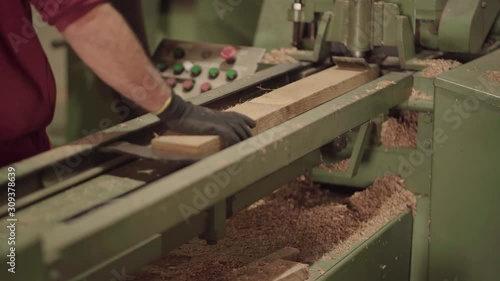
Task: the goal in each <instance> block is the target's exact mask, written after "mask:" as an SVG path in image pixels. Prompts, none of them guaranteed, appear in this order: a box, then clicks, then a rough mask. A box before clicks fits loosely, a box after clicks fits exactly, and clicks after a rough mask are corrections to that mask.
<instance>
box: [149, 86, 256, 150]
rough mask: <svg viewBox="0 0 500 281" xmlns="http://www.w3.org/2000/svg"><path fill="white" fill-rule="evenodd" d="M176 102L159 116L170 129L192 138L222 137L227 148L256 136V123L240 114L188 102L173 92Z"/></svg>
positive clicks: (173, 100) (172, 102)
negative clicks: (197, 136)
mask: <svg viewBox="0 0 500 281" xmlns="http://www.w3.org/2000/svg"><path fill="white" fill-rule="evenodd" d="M171 96H172V99H171V100H170V101H169V104H168V106H167V108H166V109H165V110H163V112H161V113H159V114H158V117H159V118H160V120H161V121H163V123H164V124H166V125H167V127H168V128H169V129H171V130H174V131H176V132H179V133H184V134H190V135H219V136H221V137H222V138H223V140H224V141H225V144H226V146H230V145H233V144H235V143H238V142H240V141H242V140H245V139H247V138H249V137H251V136H252V133H251V131H250V128H254V127H255V121H254V120H252V119H251V118H249V117H247V116H245V115H242V114H239V113H236V112H220V111H217V110H212V109H209V108H206V107H201V106H197V105H193V104H192V103H190V102H185V101H184V100H183V99H182V98H180V97H179V96H177V95H176V94H175V93H173V92H172V94H171Z"/></svg>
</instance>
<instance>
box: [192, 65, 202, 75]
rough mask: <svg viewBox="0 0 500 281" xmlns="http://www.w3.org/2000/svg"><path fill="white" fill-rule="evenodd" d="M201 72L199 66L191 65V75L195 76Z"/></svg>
mask: <svg viewBox="0 0 500 281" xmlns="http://www.w3.org/2000/svg"><path fill="white" fill-rule="evenodd" d="M200 73H201V66H199V65H195V66H193V67H191V76H192V77H197V76H198V75H200Z"/></svg>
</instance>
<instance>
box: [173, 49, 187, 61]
mask: <svg viewBox="0 0 500 281" xmlns="http://www.w3.org/2000/svg"><path fill="white" fill-rule="evenodd" d="M185 55H186V51H184V49H183V48H175V49H174V57H175V58H176V59H182V58H183V57H184V56H185Z"/></svg>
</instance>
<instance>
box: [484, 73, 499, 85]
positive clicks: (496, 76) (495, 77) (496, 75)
mask: <svg viewBox="0 0 500 281" xmlns="http://www.w3.org/2000/svg"><path fill="white" fill-rule="evenodd" d="M486 78H487V79H488V80H489V81H492V82H497V83H500V71H486Z"/></svg>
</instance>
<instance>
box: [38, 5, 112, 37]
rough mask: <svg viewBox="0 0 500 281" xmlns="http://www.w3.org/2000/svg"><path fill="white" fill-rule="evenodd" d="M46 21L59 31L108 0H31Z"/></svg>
mask: <svg viewBox="0 0 500 281" xmlns="http://www.w3.org/2000/svg"><path fill="white" fill-rule="evenodd" d="M30 1H31V4H33V6H34V7H35V8H36V9H37V10H38V12H39V13H40V14H41V15H42V18H43V20H44V21H46V22H47V23H48V24H51V25H54V26H55V27H56V28H57V29H58V30H59V31H64V29H66V27H68V26H69V25H70V24H72V23H73V22H74V21H76V20H77V19H79V18H81V17H82V16H84V15H85V14H87V13H88V12H89V11H90V10H92V9H93V8H95V7H96V6H98V5H100V4H103V3H106V2H107V0H30Z"/></svg>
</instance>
